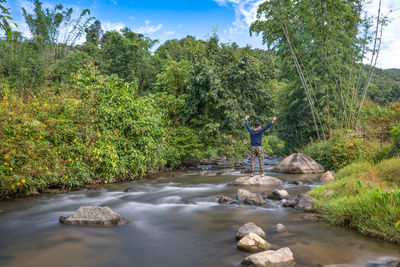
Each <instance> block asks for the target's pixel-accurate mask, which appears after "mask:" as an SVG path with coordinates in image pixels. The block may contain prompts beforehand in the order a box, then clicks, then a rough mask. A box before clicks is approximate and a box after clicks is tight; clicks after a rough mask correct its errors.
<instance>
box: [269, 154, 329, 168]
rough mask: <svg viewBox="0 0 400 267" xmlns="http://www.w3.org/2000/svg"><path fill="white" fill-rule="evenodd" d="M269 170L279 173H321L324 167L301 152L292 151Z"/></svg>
mask: <svg viewBox="0 0 400 267" xmlns="http://www.w3.org/2000/svg"><path fill="white" fill-rule="evenodd" d="M271 171H272V172H281V173H323V172H324V171H325V169H324V167H322V166H321V165H319V164H318V163H317V162H316V161H315V160H313V159H312V158H310V157H309V156H307V155H305V154H302V153H294V154H292V155H290V156H288V157H286V158H284V159H283V160H282V161H281V163H279V164H278V165H276V166H275V167H274V168H273V169H272V170H271Z"/></svg>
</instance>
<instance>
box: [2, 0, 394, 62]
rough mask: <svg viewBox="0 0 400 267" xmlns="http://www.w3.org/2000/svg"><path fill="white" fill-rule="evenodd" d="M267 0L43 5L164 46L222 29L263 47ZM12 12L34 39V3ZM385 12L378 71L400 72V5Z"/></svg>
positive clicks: (14, 1) (19, 3)
mask: <svg viewBox="0 0 400 267" xmlns="http://www.w3.org/2000/svg"><path fill="white" fill-rule="evenodd" d="M263 1H265V0H186V1H184V0H147V1H145V0H130V1H129V0H85V1H71V0H63V1H60V0H58V1H57V0H42V2H43V5H44V6H45V7H53V6H54V5H55V4H57V3H60V2H62V4H63V5H64V6H66V7H70V6H71V7H74V9H75V10H77V11H78V10H82V9H85V8H88V9H90V11H91V15H92V16H94V17H96V19H98V20H100V21H101V23H102V26H103V29H104V30H120V29H122V28H124V27H129V28H131V29H132V30H133V31H136V32H141V33H143V34H145V35H147V36H149V37H150V38H152V39H158V40H159V41H160V44H162V43H163V42H164V41H166V40H168V39H180V38H183V37H185V36H186V35H193V36H195V37H196V38H198V39H205V38H207V37H208V36H209V35H210V34H211V33H212V31H213V29H216V30H217V33H218V35H219V36H220V39H221V41H223V42H236V43H238V44H239V45H241V46H244V45H247V44H249V45H251V46H252V47H257V48H263V47H265V46H264V45H262V42H261V38H260V37H257V36H253V37H250V35H249V31H248V27H249V25H250V24H251V23H252V22H253V21H254V19H255V14H256V11H257V6H258V5H259V4H260V3H261V2H263ZM7 2H8V4H7V5H8V7H10V8H11V13H12V15H13V17H14V20H15V21H16V22H17V23H18V24H19V26H20V27H19V29H18V30H19V31H22V32H23V33H24V35H26V36H27V37H29V34H28V33H29V31H28V28H27V25H26V24H25V23H24V22H23V19H22V15H21V7H25V8H26V9H27V10H31V9H32V6H33V5H32V1H31V0H8V1H7ZM377 3H378V0H373V1H372V3H371V4H369V5H368V6H366V7H365V10H366V11H367V12H369V13H370V14H374V13H376V10H377V6H378V5H377ZM382 5H383V6H382V10H383V11H384V12H385V13H386V14H389V13H390V10H392V11H393V12H391V13H390V16H391V18H392V22H391V24H390V25H389V26H388V27H387V28H386V29H385V32H384V36H383V45H382V47H383V49H382V51H381V55H380V57H379V59H378V66H380V67H383V68H391V67H397V68H400V23H399V22H400V1H399V0H383V1H382Z"/></svg>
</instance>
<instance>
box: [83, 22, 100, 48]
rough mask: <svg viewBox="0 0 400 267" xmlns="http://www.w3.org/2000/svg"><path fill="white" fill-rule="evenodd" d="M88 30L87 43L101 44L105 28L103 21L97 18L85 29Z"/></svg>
mask: <svg viewBox="0 0 400 267" xmlns="http://www.w3.org/2000/svg"><path fill="white" fill-rule="evenodd" d="M85 32H86V43H87V44H89V43H90V44H94V45H95V46H97V47H98V46H99V45H100V40H101V37H102V35H103V29H102V28H101V23H100V21H99V20H96V21H95V22H94V23H93V24H92V25H90V26H89V27H88V28H86V29H85Z"/></svg>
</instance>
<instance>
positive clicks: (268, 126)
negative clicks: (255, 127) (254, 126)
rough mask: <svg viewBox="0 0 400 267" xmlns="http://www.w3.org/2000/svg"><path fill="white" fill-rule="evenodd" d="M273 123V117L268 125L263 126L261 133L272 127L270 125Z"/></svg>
mask: <svg viewBox="0 0 400 267" xmlns="http://www.w3.org/2000/svg"><path fill="white" fill-rule="evenodd" d="M275 121H276V117H273V118H272V121H271V122H270V123H268V124H267V125H265V126H264V127H263V128H262V129H261V131H262V132H264V131H266V130H268V129H269V128H270V127H271V126H272V124H273V123H274V122H275Z"/></svg>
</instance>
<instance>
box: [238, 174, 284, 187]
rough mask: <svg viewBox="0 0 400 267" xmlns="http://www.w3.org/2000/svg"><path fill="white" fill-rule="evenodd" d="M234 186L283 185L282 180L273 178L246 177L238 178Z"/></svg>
mask: <svg viewBox="0 0 400 267" xmlns="http://www.w3.org/2000/svg"><path fill="white" fill-rule="evenodd" d="M231 184H232V185H254V186H264V185H265V186H267V185H280V184H283V182H282V181H281V180H279V179H278V178H275V177H271V176H259V175H256V176H253V177H250V176H244V177H239V178H237V179H236V180H235V181H234V182H232V183H231Z"/></svg>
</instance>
